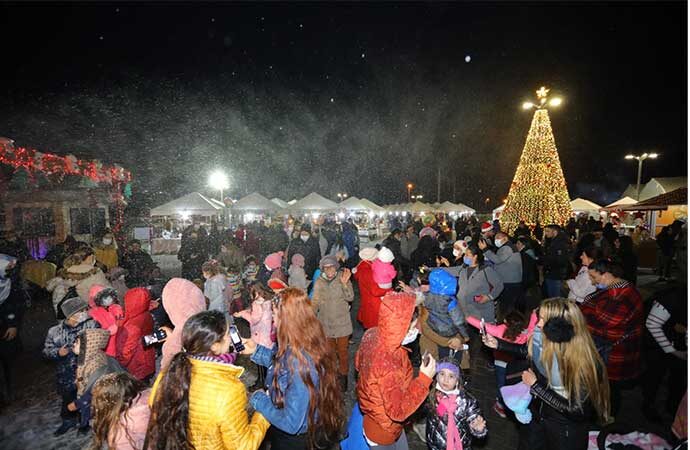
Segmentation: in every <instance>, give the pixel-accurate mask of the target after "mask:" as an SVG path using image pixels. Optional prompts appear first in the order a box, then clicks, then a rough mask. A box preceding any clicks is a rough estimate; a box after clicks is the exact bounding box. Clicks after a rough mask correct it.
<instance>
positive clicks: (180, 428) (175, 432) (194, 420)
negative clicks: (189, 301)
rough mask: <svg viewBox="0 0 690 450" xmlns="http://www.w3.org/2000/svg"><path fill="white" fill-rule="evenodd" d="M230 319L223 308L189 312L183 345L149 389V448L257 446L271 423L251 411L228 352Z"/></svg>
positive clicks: (240, 370)
mask: <svg viewBox="0 0 690 450" xmlns="http://www.w3.org/2000/svg"><path fill="white" fill-rule="evenodd" d="M229 350H230V336H229V335H228V323H227V321H226V320H225V316H224V315H223V313H221V312H220V311H203V312H200V313H197V314H195V315H193V316H192V317H190V318H189V319H188V320H187V321H186V322H185V324H184V328H183V329H182V351H181V352H179V353H177V354H176V355H175V356H174V357H173V358H172V361H171V362H170V365H169V366H168V367H167V369H164V371H163V372H161V373H160V374H159V375H158V378H157V379H156V382H155V383H154V385H153V392H152V394H151V399H152V401H151V403H152V404H151V419H150V422H149V429H148V441H149V445H148V447H147V450H187V449H189V448H197V449H206V448H224V449H244V450H256V449H258V448H259V446H260V445H261V442H262V441H263V438H264V435H265V434H266V430H267V429H268V427H269V423H268V422H267V421H266V419H264V417H263V416H262V415H261V414H258V413H255V414H254V415H253V416H252V418H251V419H250V418H249V417H248V415H247V392H246V390H245V387H244V384H242V382H241V381H240V375H242V373H243V372H244V369H243V368H242V367H238V366H235V365H233V364H232V363H233V362H234V360H235V358H234V357H235V354H229V353H228V351H229Z"/></svg>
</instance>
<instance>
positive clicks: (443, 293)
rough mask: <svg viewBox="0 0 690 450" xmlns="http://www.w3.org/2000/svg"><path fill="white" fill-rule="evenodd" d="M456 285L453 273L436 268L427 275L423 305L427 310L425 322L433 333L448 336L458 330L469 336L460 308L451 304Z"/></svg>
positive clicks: (456, 332) (453, 334) (451, 335)
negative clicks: (427, 282) (426, 288)
mask: <svg viewBox="0 0 690 450" xmlns="http://www.w3.org/2000/svg"><path fill="white" fill-rule="evenodd" d="M457 285H458V281H457V280H456V279H455V277H454V276H453V275H451V274H450V273H448V272H446V271H445V270H442V269H441V270H439V269H437V270H434V271H432V272H431V275H429V292H427V293H426V294H425V295H424V307H425V308H426V309H427V310H428V311H429V317H428V319H427V324H428V325H429V327H430V328H431V329H432V330H433V331H434V332H435V333H437V334H440V335H441V336H444V337H448V338H450V337H453V336H455V335H456V334H458V332H460V333H461V334H462V335H463V336H469V334H468V332H467V326H466V324H465V315H464V314H463V312H462V309H461V308H457V307H452V306H451V302H452V301H453V298H454V296H455V289H456V288H457Z"/></svg>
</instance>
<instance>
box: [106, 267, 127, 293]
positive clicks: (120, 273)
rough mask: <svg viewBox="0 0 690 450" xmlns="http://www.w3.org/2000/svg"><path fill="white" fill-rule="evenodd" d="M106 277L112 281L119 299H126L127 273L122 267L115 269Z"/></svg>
mask: <svg viewBox="0 0 690 450" xmlns="http://www.w3.org/2000/svg"><path fill="white" fill-rule="evenodd" d="M105 276H106V278H107V279H108V281H110V284H111V285H112V286H113V289H115V290H116V291H117V298H125V294H126V293H127V285H126V284H125V277H126V276H127V271H126V270H125V269H123V268H122V267H113V268H112V269H110V270H109V271H108V273H107V274H106V275H105Z"/></svg>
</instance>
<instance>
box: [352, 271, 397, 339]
mask: <svg viewBox="0 0 690 450" xmlns="http://www.w3.org/2000/svg"><path fill="white" fill-rule="evenodd" d="M353 272H354V273H353V275H352V276H353V277H354V278H355V280H356V281H357V285H358V286H359V297H360V299H361V303H360V306H359V311H357V320H358V321H359V323H361V324H362V326H363V327H364V328H365V329H369V328H374V327H375V326H377V325H378V324H379V308H380V307H381V297H383V296H384V295H386V292H389V291H391V289H381V288H380V287H379V285H378V284H376V282H374V278H373V272H372V267H371V261H366V260H362V261H361V262H360V263H359V264H357V270H355V271H353Z"/></svg>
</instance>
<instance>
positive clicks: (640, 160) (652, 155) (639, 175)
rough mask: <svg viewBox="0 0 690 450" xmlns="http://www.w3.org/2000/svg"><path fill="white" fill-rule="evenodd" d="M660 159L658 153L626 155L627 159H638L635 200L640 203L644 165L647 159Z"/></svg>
mask: <svg viewBox="0 0 690 450" xmlns="http://www.w3.org/2000/svg"><path fill="white" fill-rule="evenodd" d="M658 157H659V154H658V153H643V154H641V155H639V156H638V155H632V154H629V155H625V159H636V160H637V196H636V197H635V200H637V201H638V202H639V201H640V182H641V181H642V163H643V162H644V160H645V159H647V158H650V159H656V158H658Z"/></svg>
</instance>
